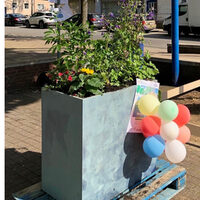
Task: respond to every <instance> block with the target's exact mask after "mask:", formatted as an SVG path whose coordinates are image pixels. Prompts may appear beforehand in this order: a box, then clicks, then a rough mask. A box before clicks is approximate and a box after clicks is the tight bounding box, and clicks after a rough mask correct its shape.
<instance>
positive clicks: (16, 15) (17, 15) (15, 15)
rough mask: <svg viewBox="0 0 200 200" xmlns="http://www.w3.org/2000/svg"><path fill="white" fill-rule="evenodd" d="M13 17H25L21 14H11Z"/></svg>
mask: <svg viewBox="0 0 200 200" xmlns="http://www.w3.org/2000/svg"><path fill="white" fill-rule="evenodd" d="M13 17H25V16H24V15H21V14H13Z"/></svg>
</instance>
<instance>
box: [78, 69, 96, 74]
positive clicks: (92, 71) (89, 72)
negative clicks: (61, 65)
mask: <svg viewBox="0 0 200 200" xmlns="http://www.w3.org/2000/svg"><path fill="white" fill-rule="evenodd" d="M80 71H81V72H85V73H86V74H94V70H93V69H89V68H82V69H81V70H80Z"/></svg>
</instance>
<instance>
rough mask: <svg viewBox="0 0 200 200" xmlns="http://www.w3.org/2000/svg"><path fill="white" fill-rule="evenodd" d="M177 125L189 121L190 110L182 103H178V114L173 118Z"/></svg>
mask: <svg viewBox="0 0 200 200" xmlns="http://www.w3.org/2000/svg"><path fill="white" fill-rule="evenodd" d="M173 121H174V122H175V123H176V124H177V125H178V126H179V127H181V126H183V125H185V124H187V123H188V122H189V121H190V111H189V109H188V108H187V107H186V106H185V105H183V104H178V116H177V117H176V119H174V120H173Z"/></svg>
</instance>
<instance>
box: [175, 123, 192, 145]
mask: <svg viewBox="0 0 200 200" xmlns="http://www.w3.org/2000/svg"><path fill="white" fill-rule="evenodd" d="M190 136H191V133H190V129H189V128H188V127H187V126H182V127H180V128H179V135H178V137H177V140H179V141H181V142H182V143H183V144H185V143H186V142H188V141H189V140H190Z"/></svg>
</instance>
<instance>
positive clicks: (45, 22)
mask: <svg viewBox="0 0 200 200" xmlns="http://www.w3.org/2000/svg"><path fill="white" fill-rule="evenodd" d="M55 22H56V20H55V19H54V17H53V13H51V12H49V11H45V12H36V13H34V14H33V15H31V16H30V17H29V18H28V19H27V20H26V21H25V25H26V27H27V28H30V27H31V26H32V25H35V26H39V27H40V28H46V27H47V26H51V25H55Z"/></svg>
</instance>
